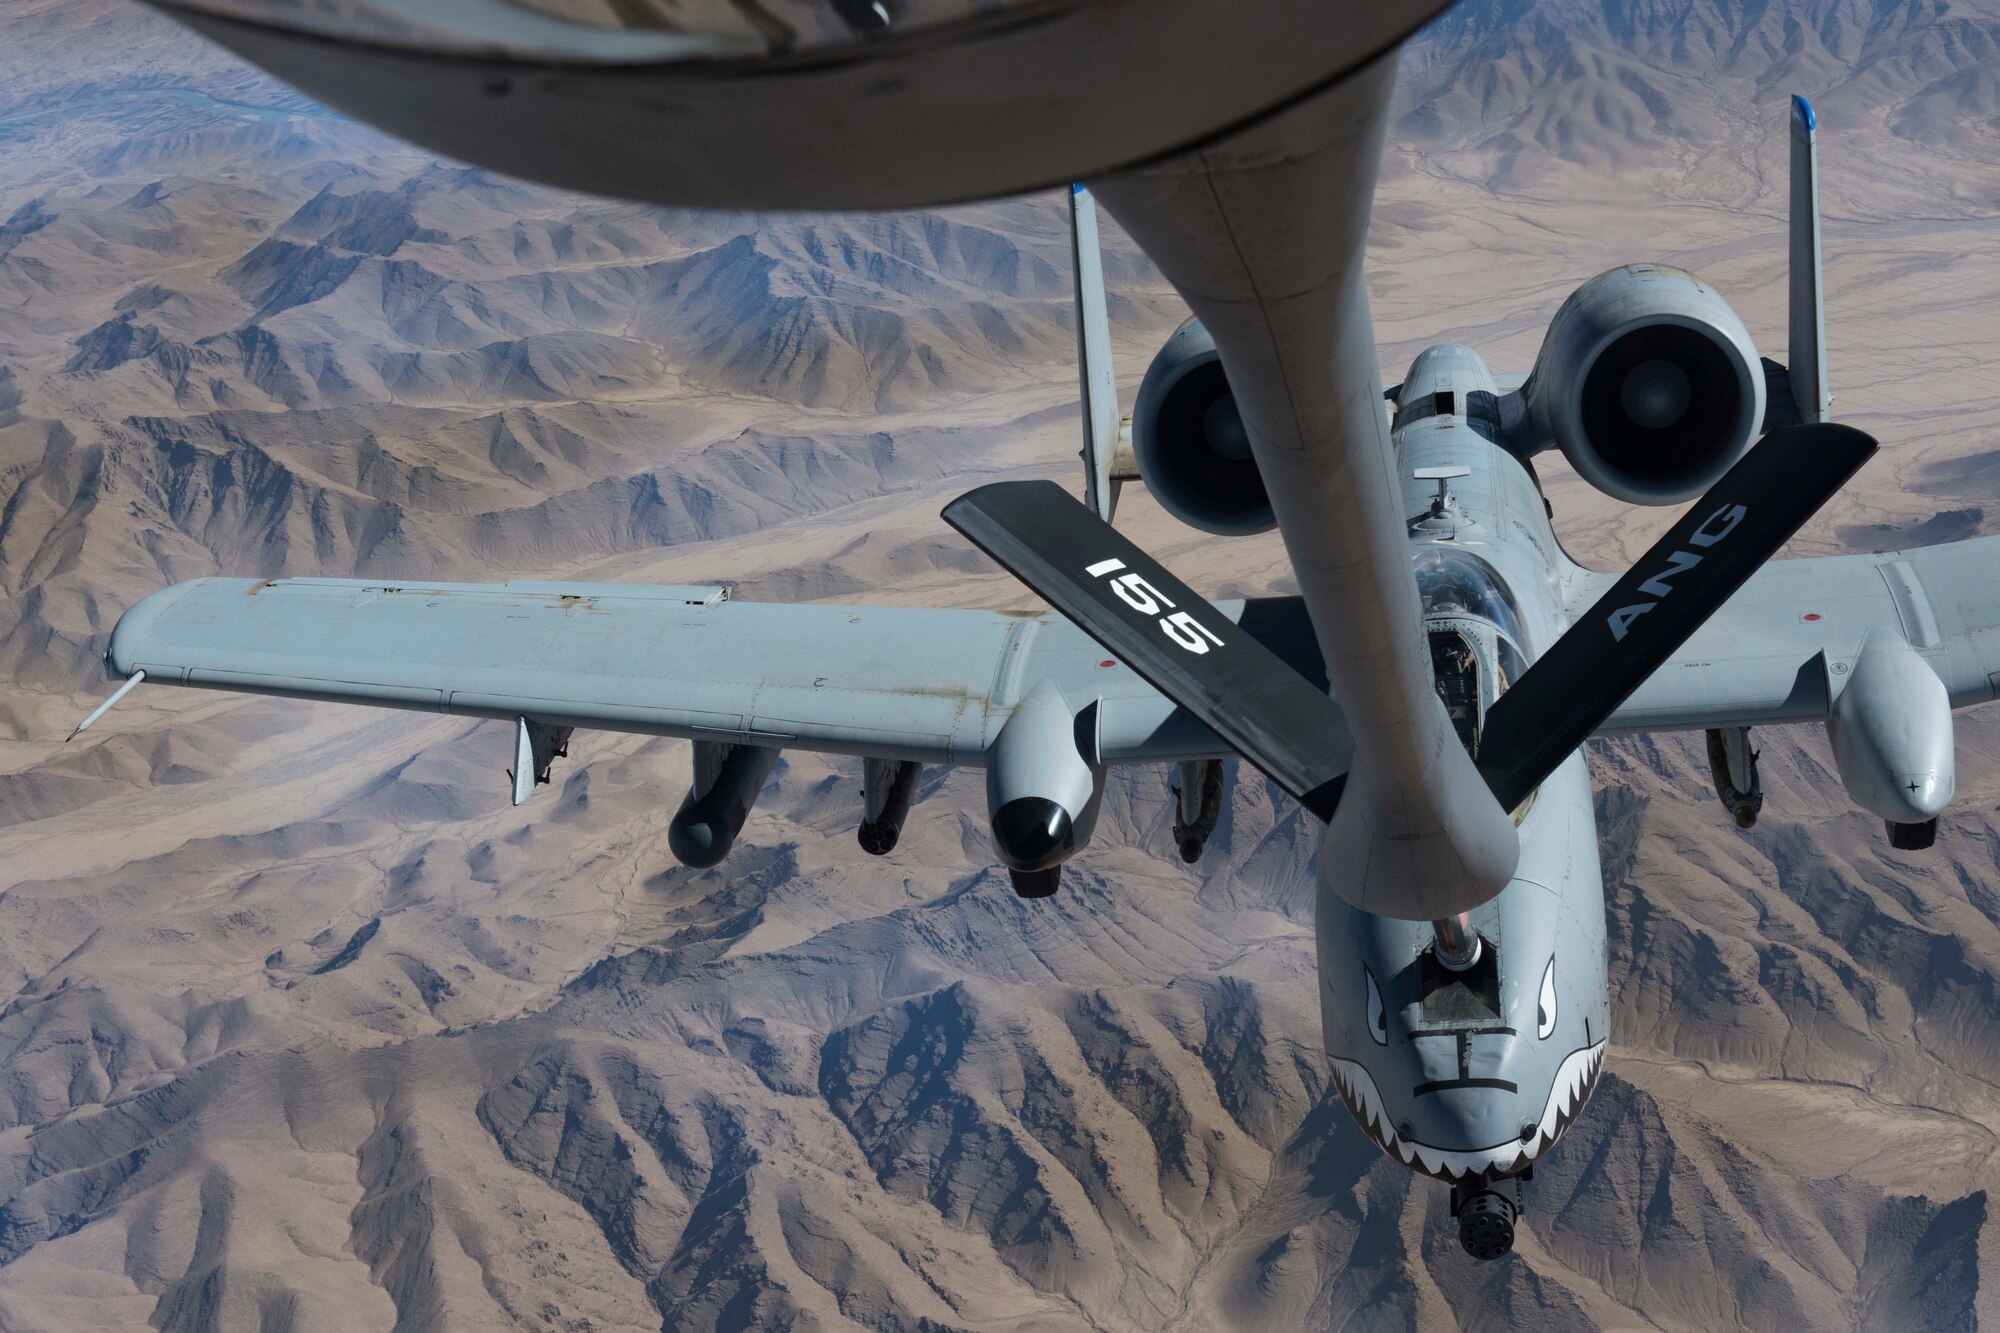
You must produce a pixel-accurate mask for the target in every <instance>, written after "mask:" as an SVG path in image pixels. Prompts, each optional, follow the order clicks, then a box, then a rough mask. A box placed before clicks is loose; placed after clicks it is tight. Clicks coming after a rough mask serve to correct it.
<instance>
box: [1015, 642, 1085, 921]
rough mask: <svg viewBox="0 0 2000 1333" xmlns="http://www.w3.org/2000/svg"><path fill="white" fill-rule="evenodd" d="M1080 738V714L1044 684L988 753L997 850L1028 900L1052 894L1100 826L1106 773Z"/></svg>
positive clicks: (1020, 707)
mask: <svg viewBox="0 0 2000 1333" xmlns="http://www.w3.org/2000/svg"><path fill="white" fill-rule="evenodd" d="M1085 716H1086V717H1087V716H1090V715H1088V714H1086V715H1085ZM1078 733H1079V717H1078V715H1077V714H1076V713H1073V712H1071V711H1070V706H1069V703H1068V702H1067V701H1066V700H1065V699H1064V698H1063V696H1062V692H1061V691H1060V690H1058V689H1057V688H1056V687H1055V685H1054V684H1053V683H1052V682H1050V681H1048V680H1046V679H1045V680H1043V681H1042V682H1041V683H1040V684H1039V685H1037V686H1035V688H1034V689H1033V690H1031V691H1029V693H1028V696H1027V697H1026V698H1025V699H1023V700H1022V701H1021V702H1020V704H1019V705H1017V706H1016V707H1015V709H1014V714H1013V716H1012V717H1009V718H1008V719H1007V721H1006V723H1005V724H1004V725H1002V727H1001V728H1000V735H999V736H998V737H996V738H995V740H994V742H993V745H992V747H991V748H990V749H989V750H988V751H987V753H986V813H987V815H988V816H989V817H990V819H991V820H992V826H993V850H994V851H995V852H996V853H997V854H998V855H999V857H1000V863H1001V864H1002V865H1004V866H1006V867H1007V872H1008V875H1009V876H1010V877H1011V878H1012V879H1013V881H1014V891H1015V892H1016V893H1018V894H1020V895H1021V896H1022V897H1023V898H1046V897H1048V896H1049V895H1050V894H1052V893H1054V892H1055V891H1056V885H1057V884H1058V883H1059V882H1060V881H1061V877H1062V864H1063V862H1064V861H1067V860H1068V859H1069V858H1070V857H1071V856H1073V855H1075V854H1076V853H1077V852H1078V851H1079V850H1080V849H1082V847H1083V846H1084V844H1085V843H1087V842H1089V841H1090V834H1091V830H1092V829H1094V828H1095V827H1096V826H1097V807H1098V802H1099V800H1100V799H1101V797H1102V796H1103V794H1104V769H1103V768H1102V767H1101V766H1100V765H1097V764H1093V763H1092V762H1090V760H1088V759H1086V758H1085V753H1086V747H1084V746H1083V745H1081V744H1080V743H1079V736H1078ZM1089 748H1090V749H1091V750H1093V751H1094V749H1095V747H1094V746H1092V747H1089Z"/></svg>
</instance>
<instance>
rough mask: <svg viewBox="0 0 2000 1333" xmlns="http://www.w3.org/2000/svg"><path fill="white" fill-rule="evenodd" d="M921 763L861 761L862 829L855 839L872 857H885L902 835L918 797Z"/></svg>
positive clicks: (892, 760) (858, 830) (881, 760)
mask: <svg viewBox="0 0 2000 1333" xmlns="http://www.w3.org/2000/svg"><path fill="white" fill-rule="evenodd" d="M923 771H924V766H923V765H922V764H919V763H913V762H909V761H902V760H895V759H864V760H862V761H861V802H862V816H861V827H860V828H858V829H856V830H855V840H856V841H858V842H859V843H860V844H861V850H862V851H864V852H867V853H868V854H869V855H870V856H886V855H888V854H889V853H890V852H892V851H894V850H895V848H896V843H897V841H898V840H899V839H900V838H901V837H902V836H903V820H904V818H905V817H907V816H908V815H909V813H910V803H911V802H912V801H914V800H915V799H916V797H917V778H918V776H919V775H921V774H922V773H923Z"/></svg>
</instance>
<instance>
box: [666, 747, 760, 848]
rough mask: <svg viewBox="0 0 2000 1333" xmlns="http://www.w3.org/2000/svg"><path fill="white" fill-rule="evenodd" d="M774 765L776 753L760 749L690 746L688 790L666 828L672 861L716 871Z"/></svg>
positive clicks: (734, 840) (747, 816)
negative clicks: (691, 779) (691, 783)
mask: <svg viewBox="0 0 2000 1333" xmlns="http://www.w3.org/2000/svg"><path fill="white" fill-rule="evenodd" d="M777 762H778V752H777V751H776V750H771V749H766V748H764V747H763V746H759V745H729V744H726V743H724V742H721V741H696V742H695V743H694V786H693V787H691V788H689V790H688V794H687V798H686V799H685V800H683V801H682V802H681V808H680V810H679V812H678V813H676V814H675V815H674V818H673V822H672V823H670V824H668V825H667V846H668V848H669V849H671V850H672V852H673V854H674V859H675V860H677V861H679V862H680V863H681V864H682V865H684V866H690V867H692V868H693V869H696V870H707V869H708V868H709V867H711V866H715V865H720V864H721V863H722V858H723V857H725V856H727V855H729V849H730V848H731V847H734V846H735V845H736V835H737V834H738V833H740V832H742V831H743V821H744V820H746V819H748V818H749V817H750V808H751V807H752V806H754V805H755V804H756V803H757V794H758V793H759V792H761V791H763V790H764V782H765V780H766V779H767V778H769V777H770V776H771V766H772V765H773V764H775V763H777Z"/></svg>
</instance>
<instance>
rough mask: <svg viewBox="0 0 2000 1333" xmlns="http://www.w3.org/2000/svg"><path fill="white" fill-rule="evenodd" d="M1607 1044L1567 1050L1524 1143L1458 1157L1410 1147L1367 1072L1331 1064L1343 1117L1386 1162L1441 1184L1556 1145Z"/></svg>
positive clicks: (1349, 1063)
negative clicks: (1370, 1141) (1384, 1155)
mask: <svg viewBox="0 0 2000 1333" xmlns="http://www.w3.org/2000/svg"><path fill="white" fill-rule="evenodd" d="M1607 1044H1608V1043H1606V1042H1603V1041H1600V1042H1597V1043H1596V1044H1595V1045H1591V1046H1586V1047H1584V1048H1583V1049H1581V1050H1577V1051H1571V1052H1570V1053H1569V1055H1568V1056H1567V1057H1566V1058H1565V1059H1564V1060H1563V1062H1562V1064H1561V1065H1560V1066H1559V1067H1558V1068H1557V1070H1556V1076H1555V1078H1554V1079H1552V1080H1551V1081H1550V1085H1549V1096H1548V1100H1547V1102H1545V1103H1544V1104H1543V1107H1542V1116H1541V1119H1540V1120H1539V1121H1538V1122H1536V1126H1535V1133H1534V1135H1533V1136H1532V1138H1531V1139H1530V1140H1529V1142H1527V1143H1504V1144H1501V1145H1500V1146H1498V1147H1495V1148H1488V1149H1483V1150H1479V1151H1472V1152H1457V1151H1453V1150H1452V1149H1448V1148H1435V1147H1432V1146H1431V1145H1429V1144H1425V1143H1413V1142H1411V1141H1409V1140H1407V1139H1405V1138H1404V1137H1403V1136H1402V1135H1401V1134H1398V1133H1397V1132H1396V1130H1395V1129H1394V1128H1393V1127H1391V1125H1390V1123H1389V1114H1388V1109H1387V1107H1386V1106H1385V1104H1384V1103H1383V1101H1382V1097H1381V1093H1380V1092H1378V1091H1377V1090H1376V1087H1375V1079H1374V1077H1373V1076H1372V1075H1370V1074H1369V1072H1368V1070H1367V1067H1366V1066H1364V1065H1362V1064H1360V1063H1359V1062H1358V1061H1354V1060H1344V1059H1341V1058H1339V1057H1335V1058H1334V1059H1333V1062H1332V1063H1333V1082H1334V1086H1335V1087H1336V1088H1337V1089H1338V1090H1339V1091H1340V1097H1341V1101H1342V1102H1343V1103H1345V1105H1346V1106H1347V1110H1348V1113H1349V1114H1351V1115H1352V1116H1353V1117H1354V1118H1355V1120H1356V1121H1357V1122H1358V1123H1359V1124H1360V1125H1361V1127H1362V1129H1363V1130H1365V1131H1366V1132H1367V1134H1368V1136H1369V1137H1370V1138H1372V1139H1373V1140H1374V1141H1375V1143H1376V1144H1377V1146H1379V1147H1380V1148H1381V1149H1382V1151H1383V1152H1385V1153H1387V1154H1388V1155H1389V1156H1390V1157H1392V1158H1395V1159H1396V1160H1398V1161H1400V1162H1402V1163H1403V1165H1405V1166H1408V1167H1410V1168H1412V1169H1413V1170H1421V1171H1423V1172H1425V1173H1427V1174H1429V1175H1433V1176H1438V1177H1440V1178H1442V1179H1446V1180H1455V1179H1457V1178H1458V1177H1460V1176H1464V1175H1468V1174H1472V1173H1477V1172H1487V1171H1500V1170H1508V1169H1513V1168H1516V1167H1518V1166H1519V1165H1520V1164H1521V1163H1523V1162H1529V1161H1533V1160H1535V1159H1536V1158H1537V1157H1539V1156H1540V1155H1541V1154H1542V1153H1544V1152H1546V1151H1547V1150H1548V1149H1549V1148H1550V1147H1552V1146H1553V1145H1554V1144H1555V1141H1556V1136H1557V1135H1558V1134H1559V1133H1560V1132H1561V1131H1562V1130H1563V1129H1564V1128H1565V1127H1567V1126H1568V1125H1569V1124H1570V1122H1572V1121H1573V1120H1575V1119H1576V1117H1577V1115H1578V1114H1579V1113H1580V1112H1581V1111H1582V1110H1583V1103H1584V1099H1585V1098H1586V1097H1587V1096H1588V1095H1589V1094H1590V1091H1591V1089H1592V1088H1593V1087H1594V1086H1595V1084H1596V1082H1597V1073H1598V1070H1599V1069H1600V1068H1601V1067H1602V1065H1603V1063H1604V1054H1605V1050H1606V1047H1607Z"/></svg>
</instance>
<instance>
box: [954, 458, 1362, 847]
mask: <svg viewBox="0 0 2000 1333" xmlns="http://www.w3.org/2000/svg"><path fill="white" fill-rule="evenodd" d="M944 520H945V522H947V523H949V524H951V525H952V526H953V527H954V528H957V529H958V530H959V531H960V532H961V533H963V534H965V536H966V538H967V539H968V540H969V541H971V542H972V544H973V545H975V546H977V547H978V548H979V549H980V550H982V551H984V552H986V554H988V555H990V556H992V557H993V559H994V560H996V561H998V562H999V563H1000V565H1001V566H1002V567H1003V568H1005V569H1006V570H1007V571H1008V572H1009V573H1011V574H1013V575H1014V576H1015V577H1016V578H1018V579H1020V580H1021V582H1023V583H1025V584H1027V585H1028V586H1029V587H1030V588H1032V589H1034V591H1036V592H1037V593H1039V594H1041V595H1042V596H1043V597H1044V598H1046V599H1047V600H1048V602H1049V604H1050V605H1051V606H1053V607H1055V608H1056V610H1058V611H1060V612H1062V613H1063V614H1064V615H1065V616H1067V617H1069V619H1070V620H1071V621H1073V622H1074V623H1075V624H1076V626H1077V627H1078V628H1079V629H1081V630H1083V632H1084V633H1086V634H1088V635H1090V636H1091V637H1092V638H1093V639H1096V640H1097V641H1098V643H1100V644H1102V645H1103V646H1104V648H1105V650H1106V651H1108V652H1110V653H1112V654H1113V655H1115V656H1116V657H1118V658H1120V659H1122V660H1123V661H1124V662H1125V664H1126V665H1127V666H1130V667H1131V668H1132V670H1133V671H1135V672H1137V673H1138V674H1139V676H1141V677H1142V678H1143V679H1144V680H1145V681H1146V682H1147V683H1148V684H1150V685H1151V686H1152V687H1153V688H1154V689H1156V690H1158V691H1159V692H1160V693H1161V694H1164V695H1165V696H1167V698H1169V699H1171V700H1173V701H1174V702H1175V703H1177V704H1179V705H1180V706H1181V707H1183V708H1185V709H1186V710H1187V711H1188V712H1189V713H1191V714H1193V715H1194V716H1195V717H1196V718H1198V719H1200V720H1201V721H1202V722H1203V723H1204V724H1206V725H1207V727H1208V728H1209V730H1211V731H1213V732H1214V733H1215V734H1216V735H1217V736H1219V737H1221V738H1222V740H1223V741H1224V742H1225V743H1226V744H1228V745H1229V746H1231V747H1232V748H1233V749H1235V750H1236V752H1237V753H1238V754H1240V755H1242V756H1243V757H1244V758H1245V759H1247V760H1249V761H1250V762H1251V763H1252V764H1255V765H1256V766H1257V767H1258V768H1259V769H1261V770H1262V771H1263V772H1264V773H1265V774H1266V775H1267V776H1268V777H1269V778H1270V779H1271V780H1272V781H1273V782H1275V783H1277V784H1278V785H1279V786H1280V787H1283V788H1284V789H1285V790H1286V791H1288V792H1290V793H1291V794H1292V795H1293V796H1296V797H1297V798H1298V799H1299V801H1300V802H1301V803H1302V804H1303V805H1304V806H1305V807H1306V808H1307V809H1309V810H1311V811H1312V812H1313V813H1314V814H1316V815H1318V816H1319V817H1320V818H1321V819H1330V818H1331V817H1332V815H1333V810H1334V806H1335V804H1336V803H1337V802H1338V800H1339V795H1340V787H1341V785H1342V783H1343V782H1344V780H1345V778H1344V775H1343V774H1342V773H1340V772H1339V771H1337V769H1336V765H1337V764H1340V763H1342V761H1344V760H1345V759H1346V757H1347V755H1348V753H1349V751H1350V749H1351V742H1350V740H1349V737H1348V731H1347V722H1346V719H1345V718H1344V717H1343V716H1342V714H1341V711H1340V709H1339V707H1338V706H1337V705H1335V704H1334V702H1333V701H1332V700H1331V699H1329V698H1328V697H1327V696H1326V695H1325V694H1323V693H1322V692H1321V691H1320V690H1318V689H1316V688H1315V687H1314V686H1313V685H1312V684H1311V683H1310V682H1308V681H1307V680H1306V679H1305V678H1304V677H1303V676H1301V675H1300V674H1299V673H1298V672H1297V671H1294V670H1293V669H1292V668H1291V667H1289V666H1287V665H1286V664H1285V663H1284V662H1283V661H1281V660H1280V659H1279V658H1278V657H1277V655H1276V654H1274V653H1273V652H1272V651H1271V650H1270V649H1268V648H1266V647H1265V646H1264V645H1263V644H1261V643H1259V642H1258V641H1257V640H1256V639H1254V638H1252V637H1251V636H1250V634H1249V632H1248V631H1246V630H1244V629H1242V628H1241V627H1240V626H1237V625H1235V624H1232V623H1231V622H1230V621H1228V620H1226V619H1224V618H1223V616H1222V615H1221V614H1219V613H1218V612H1217V611H1216V610H1215V609H1214V608H1213V607H1211V606H1210V605H1209V604H1208V602H1207V600H1206V599H1205V598H1202V597H1201V596H1199V595H1197V594H1196V593H1195V592H1194V591H1193V590H1192V589H1190V588H1189V587H1188V586H1187V585H1186V584H1184V583H1182V582H1181V581H1180V580H1179V579H1177V578H1175V577H1174V576H1173V575H1172V574H1169V573H1168V572H1167V571H1166V569H1165V568H1164V567H1163V566H1162V565H1161V564H1160V563H1159V562H1158V561H1156V560H1154V559H1153V558H1152V557H1151V556H1149V555H1147V554H1146V553H1145V552H1144V551H1141V550H1140V549H1139V548H1138V547H1137V546H1134V545H1133V544H1132V543H1131V542H1129V541H1127V540H1126V539H1125V538H1124V537H1122V536H1120V535H1119V534H1118V533H1117V531H1115V530H1114V529H1113V528H1112V527H1111V525H1110V524H1108V523H1106V522H1104V520H1103V519H1101V518H1099V517H1098V516H1097V515H1096V514H1093V513H1092V512H1091V511H1090V510H1089V509H1088V508H1086V507H1085V506H1083V505H1081V504H1078V503H1077V502H1076V501H1075V500H1073V499H1071V498H1070V497H1069V496H1068V495H1067V494H1065V493H1064V491H1063V489H1062V487H1060V486H1058V485H1056V484H1055V483H1054V482H1048V481H1008V482H998V483H995V484H993V485H991V486H981V487H980V488H979V489H978V490H975V491H969V492H967V493H966V494H964V495H962V496H960V497H959V498H958V499H956V500H953V501H952V502H951V503H950V504H948V505H946V506H945V509H944Z"/></svg>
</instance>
